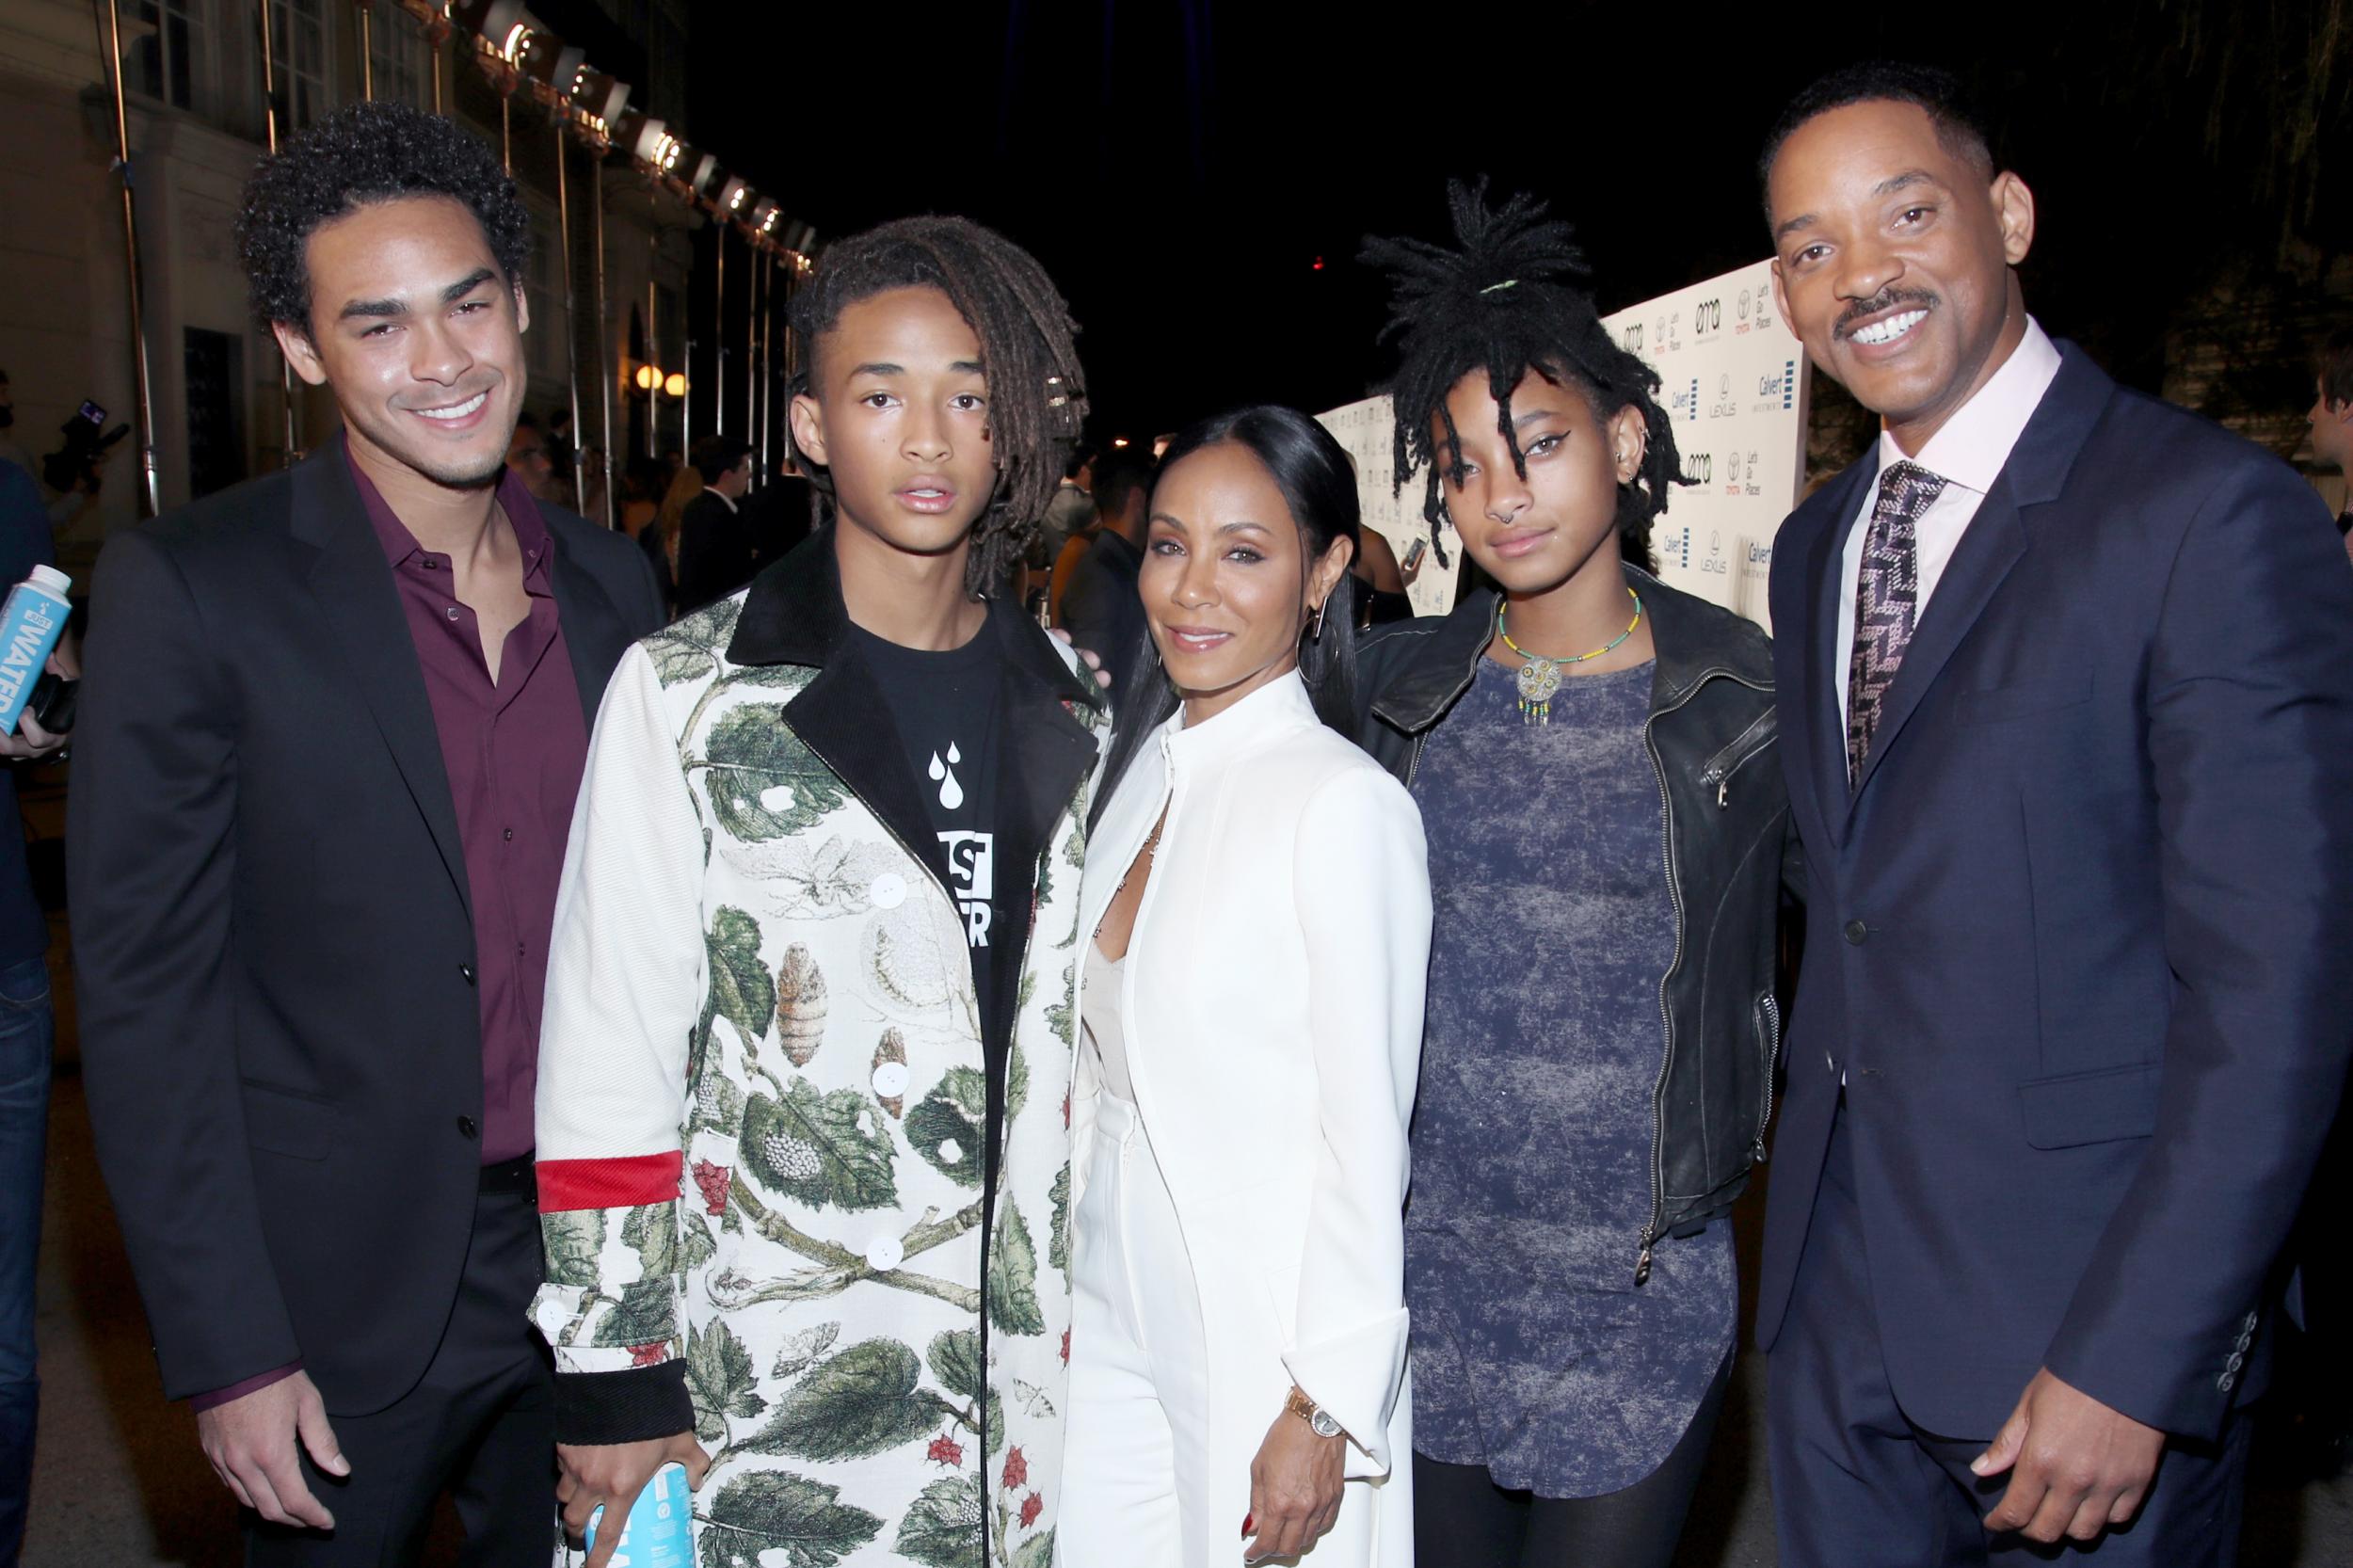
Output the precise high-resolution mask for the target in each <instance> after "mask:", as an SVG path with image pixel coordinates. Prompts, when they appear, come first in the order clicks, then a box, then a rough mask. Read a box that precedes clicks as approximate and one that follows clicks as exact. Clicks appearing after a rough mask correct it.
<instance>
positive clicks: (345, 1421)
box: [246, 1160, 557, 1568]
mask: <svg viewBox="0 0 2353 1568" xmlns="http://www.w3.org/2000/svg"><path fill="white" fill-rule="evenodd" d="M502 1170H504V1171H505V1172H506V1176H507V1179H504V1180H502V1179H500V1178H499V1172H501V1171H502ZM529 1170H530V1167H529V1162H528V1160H524V1161H521V1162H520V1179H516V1176H517V1175H518V1173H517V1171H516V1170H514V1169H513V1168H512V1167H511V1164H510V1167H493V1168H491V1169H489V1170H486V1171H485V1172H484V1176H485V1180H484V1184H483V1191H482V1193H481V1195H480V1196H479V1197H478V1198H477V1199H476V1200H475V1204H474V1227H473V1240H472V1245H471V1246H470V1247H469V1249H468V1251H467V1254H466V1267H465V1272H464V1273H463V1274H462V1275H461V1276H460V1278H459V1281H458V1287H457V1300H456V1304H455V1305H454V1306H453V1308H452V1310H451V1312H450V1318H449V1327H448V1328H447V1329H446V1330H445V1331H443V1333H442V1336H441V1344H440V1349H439V1350H437V1351H436V1352H434V1355H433V1362H432V1365H431V1366H430V1367H428V1368H426V1369H425V1374H424V1380H423V1381H422V1382H420V1383H419V1384H417V1386H416V1387H415V1388H413V1389H411V1390H410V1391H409V1392H408V1394H407V1395H406V1396H404V1397H403V1398H402V1399H401V1400H399V1401H398V1402H397V1403H395V1404H393V1405H392V1406H391V1407H390V1408H388V1409H385V1410H380V1411H377V1412H376V1414H374V1415H372V1416H333V1417H330V1419H331V1420H332V1422H333V1425H334V1428H335V1438H336V1441H337V1442H339V1443H340V1444H342V1446H343V1450H344V1458H345V1459H347V1460H349V1461H350V1462H351V1474H350V1476H349V1477H348V1478H347V1479H342V1480H339V1479H337V1478H335V1477H332V1476H328V1475H326V1474H325V1473H323V1472H321V1471H320V1470H319V1469H318V1468H317V1467H316V1466H315V1465H313V1464H311V1462H310V1456H309V1455H308V1454H305V1455H304V1456H303V1465H302V1468H303V1480H304V1481H305V1482H306V1483H307V1484H308V1485H309V1486H310V1488H311V1492H312V1496H316V1497H317V1498H318V1499H319V1501H320V1502H321V1503H323V1504H325V1505H326V1507H327V1508H328V1511H329V1512H332V1513H333V1514H334V1515H335V1528H334V1529H332V1530H309V1529H287V1528H282V1527H280V1526H276V1525H268V1524H264V1523H263V1522H262V1521H261V1520H260V1519H259V1518H258V1517H256V1516H255V1515H253V1514H251V1513H248V1514H247V1516H246V1561H247V1563H248V1565H250V1568H362V1565H365V1568H408V1565H409V1564H413V1563H414V1562H416V1561H417V1560H418V1559H419V1557H420V1556H422V1555H423V1552H424V1539H425V1533H426V1530H427V1529H428V1528H429V1527H430V1526H431V1524H432V1520H433V1508H434V1504H435V1503H436V1502H437V1501H438V1500H439V1498H440V1496H441V1494H442V1493H444V1492H447V1493H451V1494H454V1496H455V1498H456V1505H457V1516H458V1518H459V1520H460V1521H461V1522H462V1523H463V1524H464V1526H465V1528H466V1545H465V1550H464V1555H463V1556H462V1557H461V1558H460V1559H459V1560H460V1561H461V1562H462V1563H464V1564H465V1565H466V1568H547V1565H548V1564H549V1563H550V1562H551V1561H552V1560H553V1558H554V1553H555V1543H556V1528H557V1527H556V1517H555V1384H554V1379H553V1372H552V1360H551V1357H550V1355H549V1352H548V1348H547V1345H546V1343H545V1342H544V1341H543V1340H541V1339H540V1337H539V1335H538V1331H537V1330H536V1329H535V1328H534V1327H533V1326H532V1323H531V1320H530V1318H529V1317H528V1316H527V1315H526V1314H527V1313H528V1311H529V1309H530V1306H531V1300H532V1297H533V1296H534V1295H535V1294H536V1292H537V1291H538V1288H539V1284H540V1281H541V1279H542V1277H543V1265H542V1263H541V1254H540V1246H539V1210H538V1205H537V1203H536V1200H535V1198H534V1196H533V1193H532V1191H531V1188H530V1186H529V1183H528V1176H529Z"/></svg>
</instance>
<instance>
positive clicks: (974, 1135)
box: [906, 1067, 988, 1189]
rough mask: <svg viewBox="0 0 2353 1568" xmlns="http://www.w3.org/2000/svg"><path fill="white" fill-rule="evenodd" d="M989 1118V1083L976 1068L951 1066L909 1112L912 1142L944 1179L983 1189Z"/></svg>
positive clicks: (927, 1162) (908, 1121)
mask: <svg viewBox="0 0 2353 1568" xmlns="http://www.w3.org/2000/svg"><path fill="white" fill-rule="evenodd" d="M987 1114H988V1080H986V1079H984V1078H983V1077H982V1076H981V1075H980V1074H979V1073H978V1072H977V1071H975V1070H974V1069H973V1068H970V1067H951V1068H949V1069H948V1071H947V1072H946V1073H945V1074H944V1075H942V1077H941V1078H940V1080H939V1082H938V1083H937V1085H936V1086H935V1087H934V1088H933V1090H932V1092H931V1093H930V1094H928V1095H925V1096H923V1098H922V1100H921V1102H920V1104H918V1105H917V1106H916V1107H915V1109H914V1110H912V1111H910V1112H907V1120H906V1134H907V1144H908V1146H909V1147H911V1148H913V1149H914V1150H915V1152H916V1153H917V1154H919V1155H921V1156H922V1157H923V1160H924V1162H925V1163H926V1164H928V1165H930V1166H931V1167H932V1168H933V1169H934V1170H936V1171H937V1172H938V1173H939V1174H940V1175H941V1176H946V1177H947V1178H948V1179H949V1180H951V1181H953V1182H956V1183H959V1184H960V1185H962V1186H966V1187H970V1188H974V1189H977V1188H979V1186H980V1185H981V1156H982V1153H983V1147H982V1139H983V1137H984V1134H983V1132H982V1123H983V1121H984V1118H985V1117H986V1116H987Z"/></svg>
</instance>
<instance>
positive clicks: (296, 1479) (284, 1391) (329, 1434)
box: [196, 1372, 351, 1530]
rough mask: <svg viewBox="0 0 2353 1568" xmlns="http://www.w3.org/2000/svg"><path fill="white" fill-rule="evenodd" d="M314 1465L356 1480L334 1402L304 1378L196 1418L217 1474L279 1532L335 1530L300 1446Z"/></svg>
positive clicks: (202, 1443) (296, 1377)
mask: <svg viewBox="0 0 2353 1568" xmlns="http://www.w3.org/2000/svg"><path fill="white" fill-rule="evenodd" d="M296 1438H299V1439H300V1440H301V1446H302V1448H305V1449H308V1450H309V1451H310V1455H311V1463H312V1464H315V1465H317V1466H318V1467H319V1468H320V1469H322V1470H324V1471H326V1472H327V1473H328V1475H330V1476H347V1475H349V1474H351V1464H350V1462H349V1461H348V1460H346V1459H344V1451H343V1449H342V1448H340V1447H338V1446H337V1445H336V1442H335V1430H334V1428H332V1427H330V1426H328V1423H327V1401H326V1400H322V1399H320V1398H319V1391H318V1388H317V1386H316V1385H315V1384H312V1382H311V1379H310V1376H309V1374H307V1373H304V1372H296V1373H293V1374H292V1375H290V1376H287V1377H282V1378H280V1379H279V1380H278V1381H277V1382H276V1383H273V1384H269V1385H268V1386H267V1387H264V1388H256V1389H255V1390H254V1391H253V1392H252V1393H250V1394H245V1395H241V1396H239V1397H238V1398H236V1399H233V1400H230V1401H229V1402H228V1403H227V1404H217V1405H215V1406H214V1407H213V1408H212V1409H210V1410H207V1411H203V1412H201V1413H200V1414H199V1415H198V1416H197V1417H196V1439H197V1442H198V1444H199V1445H200V1446H201V1447H202V1448H203V1449H204V1457H205V1458H206V1459H208V1460H210V1461H212V1464H213V1473H214V1474H215V1475H216V1476H218V1477H220V1479H221V1484H223V1485H224V1486H226V1487H228V1488H229V1490H230V1491H231V1492H232V1493H234V1494H235V1495H236V1498H237V1501H239V1502H241V1503H243V1504H244V1505H245V1506H246V1507H248V1508H249V1509H251V1510H253V1512H256V1513H258V1514H260V1515H261V1516H262V1517H263V1518H264V1519H266V1520H268V1521H269V1522H270V1523H271V1524H273V1525H296V1526H301V1525H307V1526H309V1527H310V1528H312V1529H323V1530H331V1529H333V1528H335V1516H334V1515H333V1514H332V1513H329V1512H328V1511H327V1508H326V1506H325V1505H324V1504H322V1503H321V1502H320V1501H319V1500H318V1499H317V1498H316V1497H313V1496H311V1489H310V1487H308V1486H306V1485H305V1484H303V1480H302V1460H301V1456H300V1453H299V1452H298V1451H297V1450H296V1446H295V1444H296Z"/></svg>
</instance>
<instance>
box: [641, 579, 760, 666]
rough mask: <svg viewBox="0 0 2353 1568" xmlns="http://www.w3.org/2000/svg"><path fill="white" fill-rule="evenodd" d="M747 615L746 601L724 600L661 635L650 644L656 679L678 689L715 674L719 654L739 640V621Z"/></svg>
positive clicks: (649, 650)
mask: <svg viewBox="0 0 2353 1568" xmlns="http://www.w3.org/2000/svg"><path fill="white" fill-rule="evenodd" d="M743 613H744V603H743V600H735V599H723V600H720V601H719V602H718V603H716V604H713V605H712V606H711V607H710V608H709V609H707V610H702V611H698V612H697V613H696V614H694V615H691V616H687V617H686V618H685V619H684V620H681V621H680V622H678V623H677V624H676V625H674V626H671V627H670V628H668V629H667V630H666V631H664V632H659V633H657V634H656V635H655V636H653V637H652V638H651V639H649V640H648V642H647V644H646V651H647V652H648V653H649V654H651V655H652V656H653V672H654V675H655V676H656V678H657V679H659V680H661V682H662V683H663V684H664V686H675V685H677V684H678V683H679V682H680V681H681V680H701V679H702V678H703V677H705V676H707V675H711V674H713V673H715V672H716V671H717V669H718V668H719V660H718V654H719V650H720V649H722V648H726V647H727V646H728V642H729V641H730V640H731V639H732V638H733V637H734V636H735V622H736V618H737V617H738V616H741V615H742V614H743Z"/></svg>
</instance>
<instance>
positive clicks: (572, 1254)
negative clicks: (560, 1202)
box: [539, 1208, 604, 1290]
mask: <svg viewBox="0 0 2353 1568" xmlns="http://www.w3.org/2000/svg"><path fill="white" fill-rule="evenodd" d="M539 1240H540V1244H541V1246H542V1248H543V1249H544V1250H545V1251H546V1253H547V1258H548V1283H549V1284H551V1285H584V1286H586V1287H587V1288H590V1289H592V1290H593V1289H595V1288H596V1286H597V1280H598V1278H599V1275H598V1272H597V1253H598V1250H599V1249H600V1248H601V1247H602V1246H603V1245H604V1212H603V1210H601V1209H596V1208H565V1209H558V1210H556V1211H555V1212H554V1213H552V1214H542V1215H540V1216H539Z"/></svg>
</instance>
